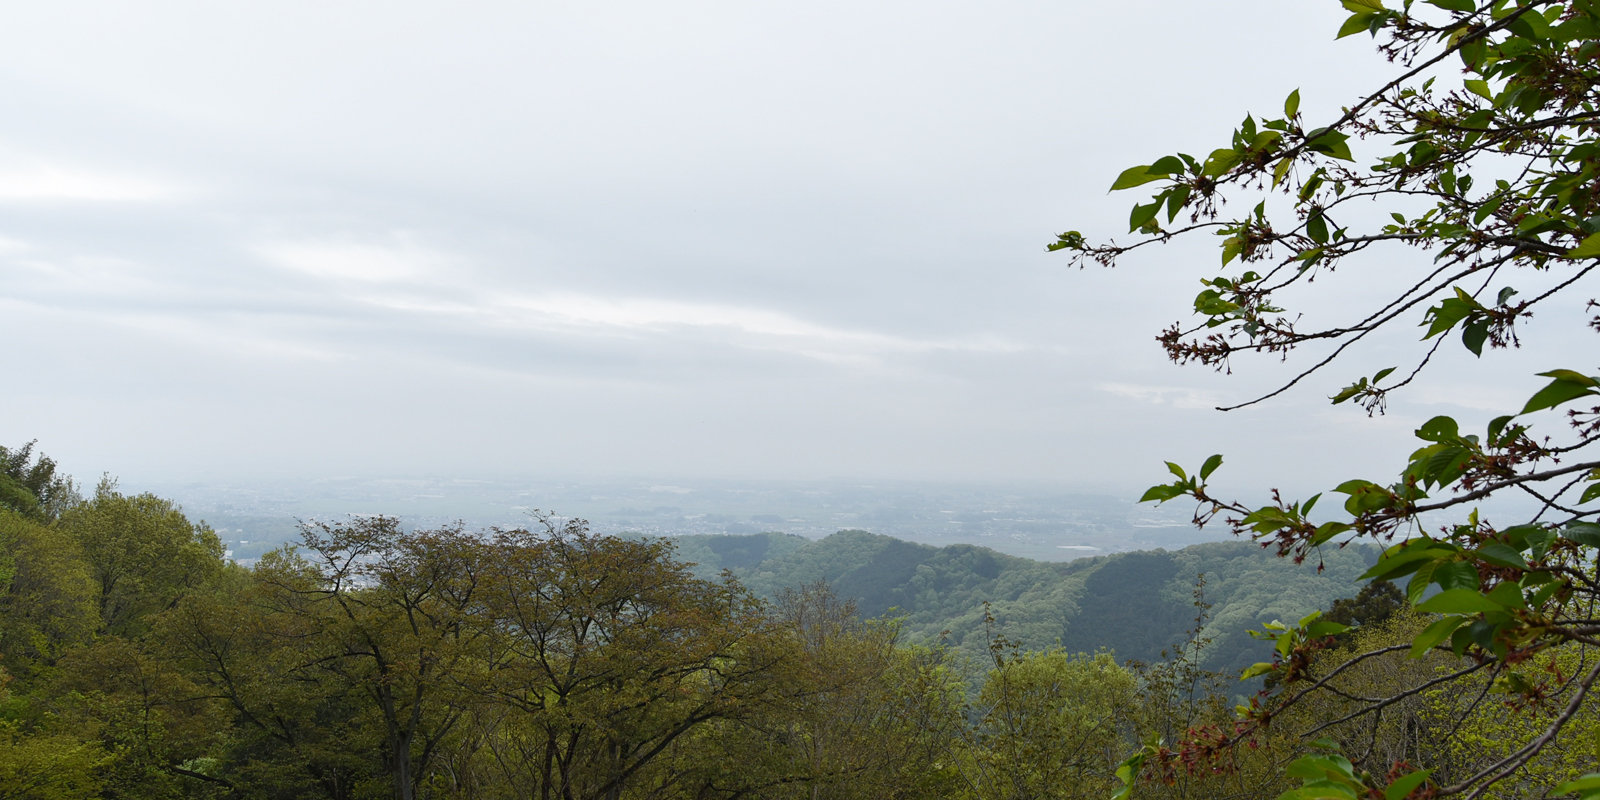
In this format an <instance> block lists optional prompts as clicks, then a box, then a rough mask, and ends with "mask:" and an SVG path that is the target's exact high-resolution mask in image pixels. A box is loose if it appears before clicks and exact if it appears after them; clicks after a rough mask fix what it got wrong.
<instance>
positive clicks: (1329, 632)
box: [1306, 619, 1350, 639]
mask: <svg viewBox="0 0 1600 800" xmlns="http://www.w3.org/2000/svg"><path fill="white" fill-rule="evenodd" d="M1347 630H1350V626H1349V625H1341V624H1339V623H1337V622H1331V621H1329V620H1325V619H1319V620H1317V621H1316V622H1313V623H1311V624H1310V625H1307V626H1306V638H1307V639H1321V638H1322V637H1324V636H1333V635H1334V634H1339V633H1344V632H1345V631H1347Z"/></svg>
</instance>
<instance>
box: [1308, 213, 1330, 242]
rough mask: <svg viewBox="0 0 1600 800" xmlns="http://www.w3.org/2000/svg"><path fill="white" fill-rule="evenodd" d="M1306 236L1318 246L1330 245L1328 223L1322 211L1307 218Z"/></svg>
mask: <svg viewBox="0 0 1600 800" xmlns="http://www.w3.org/2000/svg"><path fill="white" fill-rule="evenodd" d="M1306 235H1307V236H1310V237H1311V241H1313V242H1316V243H1317V244H1327V243H1328V221H1327V220H1325V219H1323V218H1322V212H1321V211H1320V210H1318V211H1313V212H1311V216H1308V217H1306Z"/></svg>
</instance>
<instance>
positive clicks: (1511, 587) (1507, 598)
mask: <svg viewBox="0 0 1600 800" xmlns="http://www.w3.org/2000/svg"><path fill="white" fill-rule="evenodd" d="M1488 597H1489V600H1491V601H1493V602H1496V603H1499V604H1500V605H1502V606H1505V607H1506V608H1527V607H1528V602H1527V601H1526V600H1524V599H1523V598H1522V587H1521V586H1520V585H1518V584H1515V583H1512V582H1510V581H1506V582H1505V583H1502V584H1500V585H1499V586H1496V587H1494V591H1492V592H1490V593H1489V595H1488Z"/></svg>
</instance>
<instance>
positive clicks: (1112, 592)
mask: <svg viewBox="0 0 1600 800" xmlns="http://www.w3.org/2000/svg"><path fill="white" fill-rule="evenodd" d="M671 541H672V542H673V544H674V545H675V546H676V547H677V552H678V554H679V556H680V557H682V558H684V559H685V560H688V561H692V562H696V564H697V566H696V570H697V571H698V572H699V573H700V574H701V575H704V576H710V575H715V574H717V573H718V572H720V571H721V570H722V569H727V570H729V571H730V572H731V573H732V574H733V575H735V576H736V577H737V578H738V579H739V580H740V582H741V583H743V584H744V585H745V586H747V587H749V589H750V590H751V591H752V592H754V593H756V594H757V595H759V596H762V597H777V596H779V595H780V594H781V593H782V592H783V590H785V589H792V588H797V587H800V586H803V585H807V584H810V583H812V582H815V581H823V582H825V583H827V584H828V585H829V586H830V587H831V588H832V590H833V591H835V592H837V593H838V594H839V595H840V596H841V597H846V598H850V599H851V600H853V601H854V602H855V603H856V604H857V607H858V609H859V610H860V612H861V613H863V614H865V615H868V616H878V615H884V614H891V615H894V616H897V617H900V618H902V619H903V625H904V630H905V633H906V635H907V637H908V639H909V640H910V641H916V642H922V643H933V642H937V641H939V640H940V639H941V637H942V636H943V638H944V639H945V640H946V641H948V642H949V643H950V644H952V645H955V646H957V647H959V648H961V649H963V650H964V651H967V652H972V653H981V652H982V651H983V649H984V647H985V642H986V635H987V634H986V623H985V619H986V616H985V615H986V614H987V615H990V616H992V618H993V620H994V625H995V627H996V628H997V630H998V631H999V632H1001V633H1002V634H1004V635H1005V636H1006V637H1007V638H1008V639H1009V640H1011V641H1013V642H1017V643H1019V644H1021V645H1023V646H1025V647H1030V648H1038V649H1043V648H1048V647H1052V646H1055V645H1058V644H1059V645H1060V646H1061V647H1064V648H1065V649H1066V650H1068V651H1070V652H1094V651H1096V650H1099V649H1102V648H1104V649H1108V650H1110V651H1112V652H1113V653H1115V655H1116V657H1117V658H1119V659H1128V658H1132V659H1138V660H1141V661H1154V660H1157V659H1159V658H1160V657H1161V652H1162V651H1163V650H1165V649H1169V648H1172V647H1173V646H1175V645H1177V644H1178V643H1179V642H1181V641H1182V640H1183V639H1184V637H1185V635H1186V632H1187V631H1188V630H1189V629H1190V628H1192V627H1193V625H1194V618H1195V610H1194V608H1193V605H1192V596H1193V592H1194V589H1195V584H1196V582H1197V580H1199V579H1200V578H1201V576H1204V580H1205V587H1204V599H1205V601H1206V602H1207V603H1209V604H1211V610H1210V620H1211V621H1210V623H1209V626H1208V631H1209V632H1210V633H1209V635H1211V636H1212V637H1213V639H1214V642H1213V643H1212V645H1211V647H1210V648H1209V649H1208V650H1207V651H1206V652H1205V653H1204V655H1203V656H1202V658H1203V660H1202V663H1203V664H1204V665H1205V666H1206V667H1207V668H1211V669H1218V670H1234V671H1237V670H1240V669H1243V668H1244V667H1247V666H1249V665H1250V664H1252V663H1255V662H1258V661H1261V660H1263V659H1265V658H1267V657H1268V656H1269V655H1270V653H1271V647H1270V645H1267V644H1264V643H1262V642H1259V641H1257V640H1255V639H1252V638H1251V637H1250V636H1249V634H1248V632H1247V631H1248V630H1249V629H1250V628H1253V627H1256V626H1258V625H1260V624H1261V623H1265V622H1271V621H1272V620H1275V619H1299V618H1300V617H1303V616H1305V615H1306V614H1308V613H1310V612H1311V611H1314V610H1316V609H1319V608H1327V607H1328V606H1329V605H1330V604H1331V603H1332V602H1333V601H1334V600H1336V599H1338V598H1342V597H1346V596H1348V595H1350V594H1352V593H1353V592H1354V591H1355V589H1356V582H1355V578H1356V577H1357V576H1358V575H1360V574H1361V573H1362V572H1363V571H1365V570H1366V569H1367V567H1368V566H1369V565H1370V564H1369V562H1368V561H1367V559H1366V558H1364V557H1363V556H1364V555H1366V554H1364V553H1363V551H1359V550H1353V549H1352V550H1344V551H1338V552H1332V553H1329V554H1328V556H1327V558H1326V559H1325V562H1324V564H1323V565H1322V566H1323V569H1321V570H1320V571H1319V570H1318V569H1316V568H1315V567H1314V566H1311V565H1294V564H1289V563H1285V562H1283V561H1282V560H1280V559H1277V558H1274V557H1273V556H1272V554H1270V553H1266V552H1263V551H1262V549H1261V548H1260V547H1258V546H1256V545H1254V544H1251V543H1248V542H1218V543H1212V544H1202V545H1193V546H1190V547H1187V548H1184V549H1182V550H1177V551H1174V552H1166V551H1161V550H1156V551H1140V552H1131V553H1120V554H1115V555H1110V556H1100V557H1096V558H1087V559H1080V560H1077V561H1071V562H1066V563H1060V562H1042V561H1034V560H1031V559H1026V558H1017V557H1014V556H1008V555H1005V554H1002V553H997V552H994V551H993V550H989V549H987V548H983V547H977V546H974V545H951V546H947V547H942V548H940V547H932V546H929V545H923V544H916V543H913V542H906V541H902V540H899V539H894V538H891V537H888V536H880V535H876V534H872V533H868V532H866V531H840V532H839V533H836V534H834V535H832V536H829V537H827V538H824V539H821V540H818V541H810V540H807V539H804V538H802V537H799V536H794V535H791V534H778V533H765V534H751V535H747V536H741V535H712V536H681V537H675V538H673V539H672V540H671ZM758 554H759V556H765V557H763V558H761V560H759V561H755V562H754V563H752V559H754V558H757V557H759V556H758ZM985 604H987V605H985Z"/></svg>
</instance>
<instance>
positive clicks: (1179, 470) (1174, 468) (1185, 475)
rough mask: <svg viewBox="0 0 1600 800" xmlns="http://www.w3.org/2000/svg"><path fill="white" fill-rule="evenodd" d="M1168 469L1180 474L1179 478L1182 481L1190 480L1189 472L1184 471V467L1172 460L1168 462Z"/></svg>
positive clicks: (1177, 474)
mask: <svg viewBox="0 0 1600 800" xmlns="http://www.w3.org/2000/svg"><path fill="white" fill-rule="evenodd" d="M1167 471H1168V472H1170V473H1172V474H1174V475H1176V476H1178V480H1180V481H1186V480H1189V475H1188V473H1186V472H1184V471H1183V467H1180V466H1178V465H1177V464H1174V463H1172V462H1171V461H1168V462H1167Z"/></svg>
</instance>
